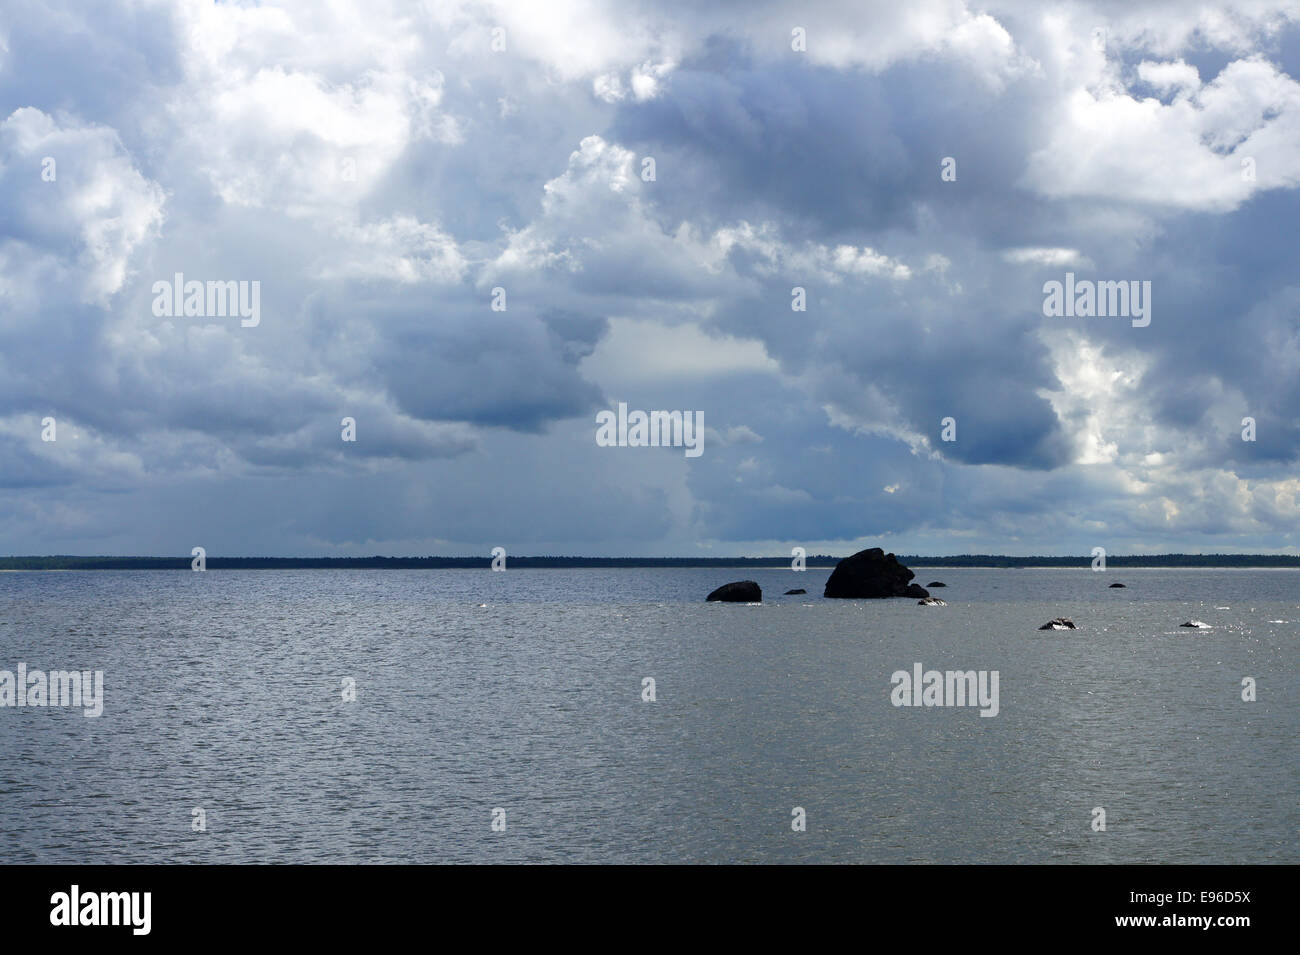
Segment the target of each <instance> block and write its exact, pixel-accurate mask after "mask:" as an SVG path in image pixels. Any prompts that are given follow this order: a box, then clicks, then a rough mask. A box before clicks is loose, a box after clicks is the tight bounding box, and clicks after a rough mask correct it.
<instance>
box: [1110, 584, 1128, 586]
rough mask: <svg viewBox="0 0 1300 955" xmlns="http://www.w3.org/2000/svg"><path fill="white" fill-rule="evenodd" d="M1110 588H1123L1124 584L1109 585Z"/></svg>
mask: <svg viewBox="0 0 1300 955" xmlns="http://www.w3.org/2000/svg"><path fill="white" fill-rule="evenodd" d="M1111 586H1112V587H1123V586H1125V585H1124V584H1111Z"/></svg>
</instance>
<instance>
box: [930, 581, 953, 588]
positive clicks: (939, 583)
mask: <svg viewBox="0 0 1300 955" xmlns="http://www.w3.org/2000/svg"><path fill="white" fill-rule="evenodd" d="M926 586H927V587H947V586H948V585H947V584H945V583H944V582H943V581H942V580H932V581H930V582H929V583H928V584H926Z"/></svg>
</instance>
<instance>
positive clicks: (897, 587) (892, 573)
mask: <svg viewBox="0 0 1300 955" xmlns="http://www.w3.org/2000/svg"><path fill="white" fill-rule="evenodd" d="M915 576H916V575H915V574H914V573H912V572H911V571H910V570H908V569H907V568H906V567H904V566H903V565H902V564H900V563H899V562H898V558H897V557H895V556H894V555H893V554H886V553H885V552H884V551H883V550H881V549H880V548H879V547H872V548H871V549H870V550H860V551H858V552H857V553H856V554H854V555H853V556H852V557H845V558H844V559H843V560H842V561H840V562H839V563H838V564H836V565H835V569H834V570H833V571H831V575H830V577H829V578H828V579H827V581H826V590H825V594H824V595H825V596H827V597H847V598H849V599H857V598H860V597H928V596H930V592H929V591H928V590H926V589H925V588H924V587H922V586H920V585H919V584H911V583H908V581H910V580H911V579H912V578H913V577H915Z"/></svg>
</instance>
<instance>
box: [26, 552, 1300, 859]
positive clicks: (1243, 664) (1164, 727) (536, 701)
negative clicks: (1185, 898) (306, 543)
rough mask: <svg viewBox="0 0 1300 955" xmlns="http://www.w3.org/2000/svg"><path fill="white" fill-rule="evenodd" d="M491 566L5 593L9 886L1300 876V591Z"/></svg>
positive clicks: (1047, 579)
mask: <svg viewBox="0 0 1300 955" xmlns="http://www.w3.org/2000/svg"><path fill="white" fill-rule="evenodd" d="M484 564H485V566H484V568H483V569H482V570H334V569H329V570H271V571H261V570H208V571H205V572H202V573H197V572H192V571H188V570H185V571H86V572H77V571H66V572H9V573H0V680H2V679H3V671H7V672H9V673H11V674H17V672H18V667H19V665H20V664H21V665H23V666H24V667H25V668H26V670H27V672H28V677H29V679H30V678H31V673H32V672H33V671H42V672H45V673H48V672H49V671H56V670H67V671H72V670H76V671H86V672H87V673H88V674H89V673H91V672H93V671H99V672H100V673H102V681H103V682H102V687H103V690H102V699H101V700H100V701H99V703H100V705H101V706H102V712H101V713H100V715H98V716H87V715H86V712H88V708H87V707H85V706H73V705H67V706H52V705H46V706H34V705H24V706H18V705H16V702H15V698H14V697H13V696H12V694H11V697H10V702H11V703H12V704H13V705H8V706H0V861H2V862H6V863H32V862H43V863H273V862H274V863H397V862H405V863H534V862H536V863H557V862H561V863H563V862H567V863H633V864H635V863H975V864H979V863H1024V864H1043V863H1049V864H1051V863H1059V864H1076V863H1120V862H1123V863H1292V864H1293V863H1296V862H1300V851H1298V850H1297V842H1296V837H1297V830H1298V829H1300V800H1298V794H1300V759H1298V758H1297V756H1298V755H1300V754H1298V752H1297V739H1298V738H1300V670H1298V668H1297V660H1298V654H1297V650H1298V649H1300V639H1298V638H1300V571H1297V570H1289V569H1288V570H1257V569H1232V570H1217V569H1215V570H1211V569H1204V570H1194V569H1178V570H1163V569H1132V568H1125V569H1122V570H1112V571H1110V572H1107V573H1097V572H1093V571H1091V570H1089V569H1086V568H1084V569H1079V570H1067V569H1007V568H1001V569H975V568H943V569H939V568H924V567H914V568H913V569H914V570H915V571H916V573H917V578H916V581H917V582H918V583H921V584H927V583H929V582H931V581H943V582H945V583H946V584H947V586H946V587H944V588H942V589H939V588H935V589H933V590H932V593H933V594H934V595H935V596H939V597H942V598H943V599H944V600H946V601H947V602H948V605H947V606H943V607H928V606H919V605H918V604H917V603H916V601H915V600H912V599H893V600H830V599H825V598H823V597H822V596H821V593H822V588H823V586H824V584H825V581H826V577H827V576H828V574H829V568H813V567H809V568H808V569H807V570H806V571H803V572H796V571H793V570H790V569H775V568H774V569H763V570H753V569H746V570H744V571H741V570H731V569H728V568H725V567H722V568H719V567H711V568H707V569H698V568H671V569H659V568H657V569H610V570H604V569H601V570H568V569H553V570H551V569H513V568H509V567H507V569H506V570H505V571H504V572H493V571H491V570H490V569H488V566H487V561H485V562H484ZM744 578H749V579H754V580H757V581H758V582H759V584H760V585H761V586H762V588H763V602H762V603H761V604H750V605H746V604H720V603H706V602H705V596H706V595H707V594H708V593H709V592H710V591H711V590H713V589H714V588H715V587H717V586H719V585H721V584H723V583H727V582H729V581H732V580H737V579H744ZM1116 581H1119V582H1122V583H1124V584H1125V585H1126V586H1125V587H1124V588H1122V589H1120V588H1111V587H1110V586H1109V584H1111V583H1112V582H1116ZM793 588H802V589H806V590H807V591H808V593H807V594H806V595H791V596H786V595H785V593H784V592H785V591H786V590H789V589H793ZM1060 616H1065V617H1068V618H1070V619H1072V620H1073V621H1074V623H1075V624H1076V625H1077V628H1078V629H1076V630H1072V631H1069V630H1067V631H1040V630H1039V629H1038V627H1039V625H1041V624H1043V623H1045V622H1046V621H1048V620H1050V619H1052V618H1055V617H1060ZM1193 620H1195V621H1201V622H1203V623H1205V624H1207V625H1208V628H1204V629H1193V628H1185V627H1181V626H1180V624H1182V623H1184V622H1188V621H1193ZM932 670H933V671H938V672H939V674H940V675H941V676H942V675H944V674H946V673H947V672H948V671H954V672H957V673H966V672H969V671H975V672H976V673H979V674H983V675H984V676H985V677H989V678H991V677H992V675H993V674H996V687H997V706H996V714H994V713H993V712H992V709H993V708H992V707H989V706H985V707H980V706H977V705H971V702H972V701H971V700H970V699H967V700H966V701H964V702H963V701H962V700H960V699H959V698H958V697H956V696H954V695H951V694H947V692H946V688H947V683H946V682H945V683H944V684H943V685H942V686H940V687H939V692H938V693H937V694H936V697H935V698H934V699H933V700H932V702H933V703H934V704H935V705H925V704H924V702H923V700H922V698H921V696H920V695H919V693H918V695H916V696H913V694H912V692H911V691H910V690H909V691H907V692H903V691H902V690H900V689H899V687H900V685H901V680H900V679H899V676H900V675H902V674H906V675H908V676H909V677H910V676H912V675H913V674H915V673H928V672H929V671H932ZM11 679H14V680H16V676H14V677H11ZM945 681H946V678H945ZM957 682H960V680H958V681H957ZM90 685H91V681H89V680H88V681H87V687H88V688H89V686H90ZM985 685H986V686H988V687H989V688H991V687H992V685H993V684H992V683H991V682H986V684H985ZM0 695H3V688H2V687H0ZM900 698H901V699H900ZM0 702H2V701H0ZM47 702H48V701H47ZM911 703H919V704H920V705H902V704H911ZM938 704H944V705H938ZM948 704H951V705H948ZM982 713H987V714H988V715H981V714H982Z"/></svg>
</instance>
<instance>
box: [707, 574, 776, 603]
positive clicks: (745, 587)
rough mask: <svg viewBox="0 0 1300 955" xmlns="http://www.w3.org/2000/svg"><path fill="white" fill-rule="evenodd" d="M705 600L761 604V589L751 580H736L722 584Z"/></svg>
mask: <svg viewBox="0 0 1300 955" xmlns="http://www.w3.org/2000/svg"><path fill="white" fill-rule="evenodd" d="M705 600H706V601H708V600H721V601H724V602H726V603H744V604H756V603H762V602H763V588H761V587H760V586H758V584H757V583H755V582H754V581H752V580H737V581H735V582H734V583H730V584H723V585H722V586H721V587H719V588H718V589H717V590H715V591H714V592H713V593H711V594H709V596H708V597H706V598H705Z"/></svg>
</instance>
